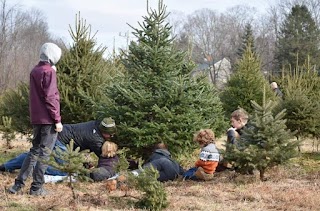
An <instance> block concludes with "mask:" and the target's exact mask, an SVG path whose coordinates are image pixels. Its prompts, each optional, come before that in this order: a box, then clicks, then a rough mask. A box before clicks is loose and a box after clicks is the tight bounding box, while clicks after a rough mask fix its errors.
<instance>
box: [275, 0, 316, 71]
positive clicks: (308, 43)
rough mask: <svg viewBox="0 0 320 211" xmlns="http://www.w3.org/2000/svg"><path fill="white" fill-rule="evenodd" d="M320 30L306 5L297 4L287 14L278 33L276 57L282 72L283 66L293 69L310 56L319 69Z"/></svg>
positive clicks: (310, 59) (279, 69)
mask: <svg viewBox="0 0 320 211" xmlns="http://www.w3.org/2000/svg"><path fill="white" fill-rule="evenodd" d="M319 37H320V30H319V28H318V26H317V24H316V22H315V21H314V19H313V18H312V15H311V13H310V11H309V10H308V8H307V7H306V6H305V5H298V4H297V5H295V6H293V7H292V9H291V12H290V13H289V14H288V15H287V16H286V19H285V20H284V22H283V24H282V26H281V28H280V32H279V34H278V40H277V45H276V47H277V49H276V53H275V58H276V61H277V65H278V68H277V69H276V70H275V71H274V72H275V73H280V72H281V71H282V70H281V69H282V68H283V67H286V68H291V71H293V70H294V69H296V68H297V66H301V65H302V64H304V63H305V62H306V61H307V60H308V57H309V61H310V62H311V64H314V68H315V69H317V70H318V71H319V65H320V59H319V58H320V49H319V45H320V38H319Z"/></svg>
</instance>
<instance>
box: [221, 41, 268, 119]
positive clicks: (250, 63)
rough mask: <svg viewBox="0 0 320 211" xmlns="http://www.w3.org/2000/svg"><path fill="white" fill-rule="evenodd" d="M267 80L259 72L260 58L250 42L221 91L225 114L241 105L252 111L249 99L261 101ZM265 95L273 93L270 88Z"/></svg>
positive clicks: (228, 114)
mask: <svg viewBox="0 0 320 211" xmlns="http://www.w3.org/2000/svg"><path fill="white" fill-rule="evenodd" d="M267 84H268V81H267V80H266V79H265V78H264V75H263V73H262V72H261V67H260V59H259V57H258V55H256V54H255V53H254V52H253V51H252V48H251V44H250V42H249V43H248V45H247V46H246V49H245V51H244V53H243V55H242V58H241V59H240V60H239V61H238V63H237V64H236V70H235V73H234V74H232V75H231V78H230V80H229V81H228V82H227V85H226V87H225V89H224V90H223V91H222V93H221V100H222V102H223V106H224V109H225V111H226V115H227V116H230V114H231V113H232V112H233V111H234V110H236V109H237V108H238V107H241V108H243V109H245V110H246V111H248V112H249V113H250V112H252V110H253V109H252V106H251V100H254V101H256V102H262V98H263V92H264V90H263V87H264V86H267ZM266 95H267V97H272V96H274V94H273V93H272V90H271V89H267V90H266Z"/></svg>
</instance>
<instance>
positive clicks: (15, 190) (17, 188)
mask: <svg viewBox="0 0 320 211" xmlns="http://www.w3.org/2000/svg"><path fill="white" fill-rule="evenodd" d="M21 189H22V186H21V185H18V184H14V185H13V186H11V187H10V188H9V189H8V190H7V192H9V193H11V194H16V193H18V192H19V191H20V190H21Z"/></svg>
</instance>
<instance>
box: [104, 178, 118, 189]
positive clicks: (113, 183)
mask: <svg viewBox="0 0 320 211" xmlns="http://www.w3.org/2000/svg"><path fill="white" fill-rule="evenodd" d="M106 188H107V190H108V191H114V190H116V189H117V180H115V179H112V180H107V182H106Z"/></svg>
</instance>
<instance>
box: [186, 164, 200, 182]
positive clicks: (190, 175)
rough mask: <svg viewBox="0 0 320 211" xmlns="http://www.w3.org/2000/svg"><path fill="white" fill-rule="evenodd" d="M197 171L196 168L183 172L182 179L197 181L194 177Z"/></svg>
mask: <svg viewBox="0 0 320 211" xmlns="http://www.w3.org/2000/svg"><path fill="white" fill-rule="evenodd" d="M197 170H198V167H193V168H190V169H189V170H187V171H186V172H184V174H183V177H184V178H185V179H191V180H198V178H197V177H196V176H195V175H194V174H195V173H196V171H197Z"/></svg>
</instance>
